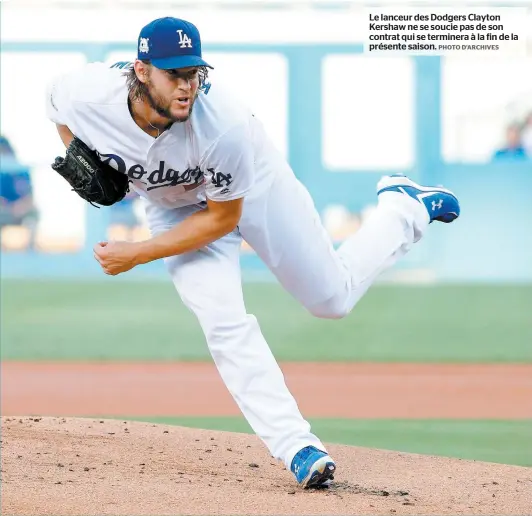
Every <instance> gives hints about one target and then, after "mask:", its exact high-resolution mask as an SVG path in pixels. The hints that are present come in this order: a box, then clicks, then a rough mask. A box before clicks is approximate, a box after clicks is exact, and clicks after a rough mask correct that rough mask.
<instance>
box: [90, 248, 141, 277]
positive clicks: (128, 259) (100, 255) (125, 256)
mask: <svg viewBox="0 0 532 516" xmlns="http://www.w3.org/2000/svg"><path fill="white" fill-rule="evenodd" d="M94 258H96V260H97V261H98V262H99V263H100V265H101V267H102V269H103V272H105V274H109V275H111V276H116V275H117V274H120V273H121V272H126V271H129V270H130V269H132V268H133V267H135V266H136V265H139V262H138V259H137V245H136V244H135V243H134V242H99V243H98V244H96V245H95V246H94Z"/></svg>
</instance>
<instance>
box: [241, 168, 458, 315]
mask: <svg viewBox="0 0 532 516" xmlns="http://www.w3.org/2000/svg"><path fill="white" fill-rule="evenodd" d="M405 183H406V184H408V185H410V183H409V180H408V179H407V178H388V179H384V180H383V182H382V183H381V184H380V186H381V187H382V188H384V189H387V191H384V192H383V193H381V194H380V195H379V200H378V205H377V208H376V209H375V210H374V212H373V213H372V215H371V216H370V217H369V218H368V219H367V220H366V221H365V222H364V224H363V225H362V227H361V228H360V229H359V230H358V231H357V232H356V233H355V234H353V235H352V236H351V237H349V238H347V240H346V241H345V242H344V243H343V245H342V246H341V247H340V248H339V249H338V250H335V249H334V247H333V245H332V243H331V240H330V238H329V235H328V234H327V232H326V230H325V228H324V227H323V225H322V223H321V220H320V217H319V214H318V212H317V211H316V209H315V207H314V202H313V200H312V198H311V197H310V194H309V193H308V191H307V190H306V188H305V187H304V186H303V185H302V184H301V183H300V182H299V181H298V180H297V179H296V178H295V176H294V175H293V173H291V171H287V172H286V173H284V174H283V175H282V176H281V178H280V179H278V180H277V181H276V182H275V183H274V184H273V185H272V187H271V190H270V191H269V192H268V195H265V196H263V197H262V198H260V199H256V200H254V201H252V202H250V203H248V204H247V205H246V207H245V210H244V214H243V217H242V220H241V222H240V226H239V227H240V231H241V233H242V236H243V238H244V239H245V240H246V241H247V242H248V243H249V244H250V245H251V246H252V247H253V248H254V250H255V251H256V252H257V254H258V255H259V256H260V257H261V258H262V260H263V261H264V262H265V263H266V264H267V265H268V267H269V268H270V269H271V270H272V272H273V273H274V274H275V275H276V276H277V278H278V279H279V281H280V282H281V284H282V285H283V286H284V287H285V288H286V290H288V291H289V292H290V293H291V294H292V295H293V296H294V297H295V298H296V299H298V300H299V301H300V302H301V303H302V304H303V305H304V306H305V307H306V308H307V309H308V310H309V311H310V312H311V313H312V314H314V315H316V316H317V317H324V318H340V317H343V316H345V315H346V314H348V313H349V312H350V311H351V310H352V308H353V307H354V306H355V304H356V303H357V302H358V301H359V300H360V298H361V297H362V296H363V295H364V294H365V292H366V291H367V289H368V288H369V287H370V285H371V284H372V283H373V282H374V280H375V279H376V278H377V277H378V276H379V275H380V274H381V273H382V272H383V271H384V270H386V269H388V268H389V267H391V266H392V265H393V264H395V263H396V262H397V260H398V259H400V258H401V257H402V256H404V255H405V254H406V253H407V252H408V250H409V249H410V248H411V246H412V244H413V243H414V242H416V241H417V240H419V239H420V238H421V236H422V235H423V233H424V232H425V230H426V229H427V227H428V225H429V222H430V217H429V214H428V211H427V207H426V206H425V204H423V202H419V200H418V199H416V198H415V196H414V197H411V196H410V195H408V194H409V193H410V191H409V192H405V190H404V188H403V189H402V190H398V187H397V184H403V185H404V184H405ZM413 184H414V183H412V185H413ZM416 186H417V185H416ZM406 188H407V189H409V188H410V189H412V192H414V190H413V186H406ZM403 192H405V193H403ZM426 195H429V192H427V193H426ZM445 195H447V194H445ZM447 201H449V202H451V200H450V199H448V200H447ZM446 206H447V205H446ZM456 208H458V207H456ZM442 210H443V208H442Z"/></svg>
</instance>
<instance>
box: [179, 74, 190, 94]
mask: <svg viewBox="0 0 532 516" xmlns="http://www.w3.org/2000/svg"><path fill="white" fill-rule="evenodd" d="M177 87H178V89H180V90H184V91H190V89H191V88H192V84H190V81H189V80H188V79H184V78H183V77H179V78H178V79H177Z"/></svg>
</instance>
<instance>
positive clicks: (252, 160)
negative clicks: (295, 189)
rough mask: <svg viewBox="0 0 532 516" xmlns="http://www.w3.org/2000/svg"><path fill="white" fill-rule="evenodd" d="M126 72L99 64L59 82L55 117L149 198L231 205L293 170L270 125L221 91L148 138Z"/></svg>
mask: <svg viewBox="0 0 532 516" xmlns="http://www.w3.org/2000/svg"><path fill="white" fill-rule="evenodd" d="M124 72H125V70H124V69H121V68H112V67H110V66H109V65H107V64H104V63H91V64H88V65H86V66H84V67H83V68H82V69H81V70H79V71H76V72H74V73H69V74H66V75H63V76H60V77H58V78H57V79H56V80H55V81H54V82H53V83H52V84H51V85H50V86H49V89H48V93H47V104H46V107H47V116H48V117H49V118H50V119H51V120H52V121H53V122H55V123H58V124H62V125H66V126H68V127H69V129H70V130H71V131H72V133H73V134H74V135H75V136H77V137H78V138H79V139H81V140H82V141H83V142H84V143H86V144H87V145H88V146H89V147H90V148H91V149H93V150H96V151H97V152H98V153H99V155H100V159H101V160H102V161H104V162H107V163H109V164H110V165H111V166H113V167H114V168H116V169H117V170H119V171H120V172H123V173H125V174H127V175H128V176H129V178H130V179H131V181H132V184H133V187H134V189H135V190H136V191H137V192H138V193H139V194H140V195H141V196H143V197H146V198H147V199H149V200H150V201H152V202H155V203H156V204H158V205H161V206H163V207H166V208H177V207H181V206H187V205H191V204H197V203H199V202H202V201H205V200H206V198H209V199H212V200H215V201H228V200H232V199H238V198H240V197H244V196H247V195H248V194H250V193H253V194H258V193H260V192H261V191H264V190H265V189H267V188H268V186H269V185H270V184H271V182H272V181H273V179H274V177H275V175H276V174H277V173H279V172H280V171H282V170H283V169H285V167H286V165H284V161H283V157H282V156H281V154H280V153H279V152H278V151H277V150H276V148H275V147H274V146H273V144H272V143H271V142H270V140H269V138H268V137H267V135H266V134H265V131H264V129H263V127H262V124H261V123H260V122H259V121H258V120H257V119H256V118H255V117H254V115H253V114H252V113H251V111H250V110H249V109H248V108H247V107H246V106H244V105H243V104H241V103H240V102H239V101H238V100H237V99H236V98H235V97H234V96H233V95H231V94H230V93H229V92H228V91H226V90H225V89H224V88H223V87H221V86H219V85H218V84H216V85H214V86H212V87H211V88H210V89H209V91H208V93H207V94H206V93H203V92H200V94H199V96H198V98H197V99H196V102H195V104H194V107H193V110H192V116H191V117H190V118H189V120H188V121H186V122H183V123H175V124H173V125H172V126H171V127H170V129H168V130H166V131H165V132H163V133H162V134H161V136H160V137H159V138H153V137H152V136H150V135H148V134H147V133H145V132H144V131H143V130H142V129H141V128H140V127H139V126H138V125H137V124H136V123H135V121H134V120H133V118H132V116H131V114H130V112H129V109H128V89H127V86H126V79H125V76H124Z"/></svg>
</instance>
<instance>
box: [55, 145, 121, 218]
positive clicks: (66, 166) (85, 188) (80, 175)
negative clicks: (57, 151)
mask: <svg viewBox="0 0 532 516" xmlns="http://www.w3.org/2000/svg"><path fill="white" fill-rule="evenodd" d="M52 168H53V169H54V170H55V171H56V172H58V173H59V174H60V175H61V176H63V177H64V178H65V179H66V180H67V181H68V182H69V183H70V185H71V186H72V189H73V190H74V191H75V192H77V194H78V195H79V196H80V197H81V198H82V199H85V200H86V201H88V202H90V203H91V204H92V205H93V206H94V205H96V204H101V205H102V206H111V205H112V204H115V203H117V202H118V201H121V200H122V199H123V198H124V197H125V196H126V193H127V192H129V179H128V177H127V175H125V174H121V173H120V172H118V171H117V170H115V169H114V168H113V167H111V166H110V165H107V164H106V163H103V162H102V161H100V158H99V157H98V154H96V152H95V151H93V150H91V149H89V147H87V145H85V144H84V143H83V142H82V141H81V140H80V139H79V138H76V137H74V139H73V140H72V141H71V142H70V145H69V146H68V149H67V151H66V156H65V157H64V158H61V157H57V158H55V161H54V163H52ZM96 207H97V208H98V206H96Z"/></svg>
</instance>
